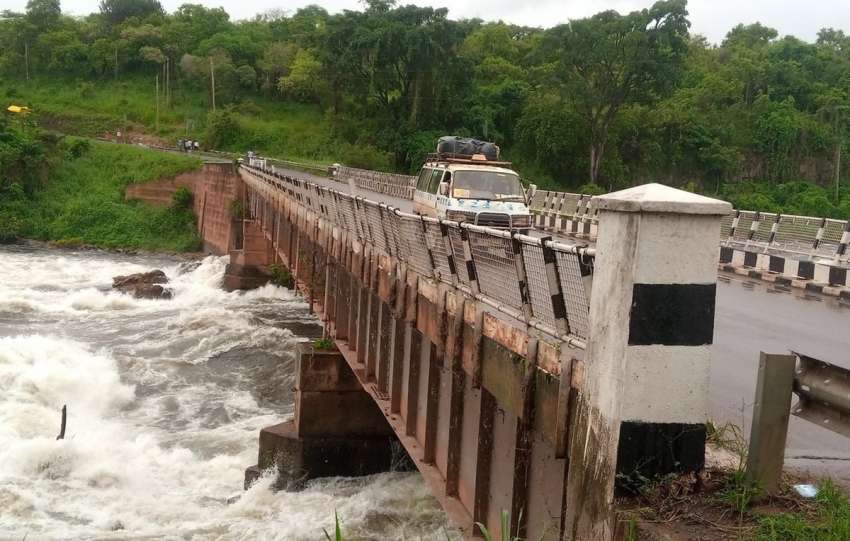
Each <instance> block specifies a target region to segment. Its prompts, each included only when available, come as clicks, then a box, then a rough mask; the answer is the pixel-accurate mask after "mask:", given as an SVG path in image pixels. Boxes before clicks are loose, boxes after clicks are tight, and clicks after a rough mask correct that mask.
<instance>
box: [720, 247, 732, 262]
mask: <svg viewBox="0 0 850 541" xmlns="http://www.w3.org/2000/svg"><path fill="white" fill-rule="evenodd" d="M720 262H721V263H731V262H732V248H729V247H728V246H721V247H720Z"/></svg>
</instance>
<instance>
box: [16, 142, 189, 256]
mask: <svg viewBox="0 0 850 541" xmlns="http://www.w3.org/2000/svg"><path fill="white" fill-rule="evenodd" d="M69 139H71V138H69ZM71 141H73V139H71ZM199 166H200V162H199V161H198V160H196V159H194V158H189V157H186V156H180V155H171V154H165V153H162V152H155V151H150V150H145V149H143V148H138V147H133V146H126V145H113V144H108V143H93V144H92V145H91V146H90V148H89V149H88V150H86V151H85V152H83V153H82V155H80V156H79V157H76V158H75V157H73V156H70V155H68V156H64V157H63V159H62V160H61V161H60V162H59V163H58V165H57V166H56V168H55V169H54V170H53V172H52V174H51V176H50V179H49V181H48V182H47V183H46V185H45V186H43V187H41V188H40V189H39V190H37V191H36V192H35V193H34V194H33V195H32V196H31V197H20V198H16V199H12V200H7V201H2V202H0V215H7V216H12V217H14V218H15V219H17V220H18V221H19V222H20V223H19V228H18V229H19V234H20V236H22V237H25V238H31V239H37V240H44V241H54V242H57V243H59V244H60V245H65V246H76V245H93V246H98V247H103V248H135V249H148V250H166V251H193V250H197V249H198V248H199V247H200V241H199V238H198V235H197V233H196V227H195V217H194V215H193V213H192V210H191V208H188V207H186V206H185V205H183V206H173V207H170V208H156V207H152V206H150V205H147V204H145V203H141V202H136V201H126V200H125V199H124V190H125V188H126V187H127V186H128V185H130V184H132V183H137V182H146V181H150V180H155V179H159V178H162V177H170V176H175V175H178V174H180V173H183V172H186V171H191V170H193V169H196V168H198V167H199Z"/></svg>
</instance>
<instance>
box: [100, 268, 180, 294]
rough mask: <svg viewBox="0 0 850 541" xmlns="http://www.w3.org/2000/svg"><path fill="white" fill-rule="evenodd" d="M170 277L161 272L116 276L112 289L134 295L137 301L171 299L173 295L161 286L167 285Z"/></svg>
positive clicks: (153, 271)
mask: <svg viewBox="0 0 850 541" xmlns="http://www.w3.org/2000/svg"><path fill="white" fill-rule="evenodd" d="M167 283H168V277H167V276H166V275H165V273H164V272H162V271H161V270H152V271H150V272H140V273H138V274H131V275H129V276H116V277H115V278H113V279H112V288H113V289H117V290H118V291H120V292H122V293H127V294H132V295H133V296H134V297H136V298H137V299H170V298H171V297H172V293H171V291H170V290H168V289H165V288H164V287H162V285H160V284H167Z"/></svg>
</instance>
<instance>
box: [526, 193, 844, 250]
mask: <svg viewBox="0 0 850 541" xmlns="http://www.w3.org/2000/svg"><path fill="white" fill-rule="evenodd" d="M530 209H531V212H532V213H533V214H534V215H535V225H536V226H537V227H540V228H544V229H552V230H559V231H563V232H565V233H571V234H574V235H576V236H586V237H588V238H594V237H596V233H597V224H598V218H597V212H596V205H595V203H594V200H593V197H592V196H590V195H586V194H577V193H569V192H556V191H549V190H538V191H536V192H535V193H534V196H533V197H532V199H531V204H530ZM720 244H721V245H722V246H726V247H730V248H740V249H744V250H756V251H761V252H762V253H765V254H767V253H787V254H795V255H800V256H805V257H807V258H810V259H814V258H831V259H833V260H834V261H835V262H847V261H850V252H848V249H847V246H848V244H850V221H848V220H835V219H832V218H818V217H813V216H796V215H793V214H776V213H771V212H758V211H752V210H733V211H732V212H731V213H730V214H728V215H726V216H724V217H723V219H722V221H721V228H720Z"/></svg>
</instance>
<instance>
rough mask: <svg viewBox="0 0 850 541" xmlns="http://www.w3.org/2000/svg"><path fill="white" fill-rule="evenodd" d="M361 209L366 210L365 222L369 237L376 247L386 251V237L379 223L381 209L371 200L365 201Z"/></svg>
mask: <svg viewBox="0 0 850 541" xmlns="http://www.w3.org/2000/svg"><path fill="white" fill-rule="evenodd" d="M363 209H364V210H365V211H366V222H367V225H368V227H369V232H370V237H369V239H370V240H371V241H372V243H373V244H374V245H375V247H376V248H378V249H379V250H381V251H382V252H384V253H386V252H387V239H386V235H385V234H384V227H383V224H382V223H381V209H380V208H378V205H377V204H375V203H372V202H371V201H367V202H365V205H364V207H363Z"/></svg>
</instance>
